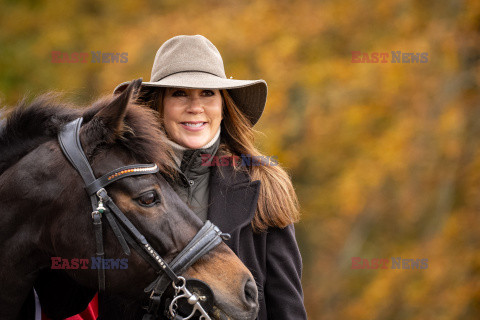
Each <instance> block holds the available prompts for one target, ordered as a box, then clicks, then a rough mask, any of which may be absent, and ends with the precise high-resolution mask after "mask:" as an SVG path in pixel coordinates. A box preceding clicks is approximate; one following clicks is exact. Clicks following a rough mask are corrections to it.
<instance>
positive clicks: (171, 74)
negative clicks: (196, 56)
mask: <svg viewBox="0 0 480 320" xmlns="http://www.w3.org/2000/svg"><path fill="white" fill-rule="evenodd" d="M187 72H201V73H207V74H211V75H212V76H215V77H218V78H221V79H227V78H224V77H221V76H219V75H218V74H215V73H211V72H207V71H200V70H184V71H178V72H174V73H170V74H168V75H166V76H165V77H162V78H160V79H158V80H155V81H152V80H150V81H151V82H159V81H162V80H163V79H165V78H168V77H170V76H173V75H174V74H179V73H187Z"/></svg>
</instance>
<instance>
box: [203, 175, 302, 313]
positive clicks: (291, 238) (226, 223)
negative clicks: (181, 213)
mask: <svg viewBox="0 0 480 320" xmlns="http://www.w3.org/2000/svg"><path fill="white" fill-rule="evenodd" d="M259 189H260V181H258V180H257V181H250V178H249V175H248V174H247V173H245V172H234V171H233V168H232V167H214V168H212V170H211V176H210V196H209V205H210V206H209V210H208V219H209V220H210V221H212V222H213V223H214V224H215V225H217V226H218V227H219V228H220V230H222V231H223V232H227V233H230V234H231V236H232V238H231V239H230V240H228V241H226V243H227V245H228V246H229V247H230V248H231V249H232V250H233V251H234V252H235V254H236V255H237V256H238V257H239V258H240V260H242V262H243V263H244V264H245V265H246V266H247V268H248V269H249V270H250V272H251V273H252V274H253V276H254V278H255V281H256V282H257V287H258V291H259V303H260V311H259V314H258V318H257V319H258V320H267V319H269V320H283V319H285V320H292V319H295V320H296V319H307V315H306V312H305V307H304V304H303V292H302V286H301V282H300V279H301V272H302V259H301V256H300V251H299V249H298V245H297V242H296V239H295V229H294V226H293V224H292V225H289V226H287V227H286V228H284V229H280V228H270V229H268V230H267V232H262V233H255V232H253V230H252V228H251V221H252V219H253V217H254V215H255V210H256V207H257V201H258V195H259Z"/></svg>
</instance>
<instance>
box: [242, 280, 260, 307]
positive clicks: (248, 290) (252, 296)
mask: <svg viewBox="0 0 480 320" xmlns="http://www.w3.org/2000/svg"><path fill="white" fill-rule="evenodd" d="M257 297H258V291H257V285H256V284H255V282H254V281H252V280H250V279H248V280H247V282H246V283H245V302H246V304H247V305H248V306H249V307H250V308H254V307H256V306H257Z"/></svg>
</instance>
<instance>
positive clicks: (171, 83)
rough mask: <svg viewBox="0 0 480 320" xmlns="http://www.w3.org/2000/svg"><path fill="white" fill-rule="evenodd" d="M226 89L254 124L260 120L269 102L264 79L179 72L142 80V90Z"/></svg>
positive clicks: (125, 83) (115, 90)
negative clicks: (155, 78) (146, 80)
mask: <svg viewBox="0 0 480 320" xmlns="http://www.w3.org/2000/svg"><path fill="white" fill-rule="evenodd" d="M130 82H131V81H127V82H123V83H121V84H119V85H118V86H117V87H116V88H115V89H114V91H113V93H114V94H115V93H120V92H122V91H123V90H125V89H126V87H127V86H128V85H129V84H130ZM155 87H158V88H185V89H218V90H220V89H226V90H228V92H229V94H230V96H231V97H232V99H233V100H234V101H235V104H236V105H237V107H238V108H239V109H240V110H241V111H242V112H243V113H244V114H245V115H246V116H247V117H248V119H249V120H250V121H251V123H252V125H254V124H256V123H257V122H258V119H260V116H261V115H262V113H263V110H264V109H265V104H266V102H267V83H266V82H265V81H264V80H261V79H260V80H236V79H225V78H221V77H217V76H216V75H213V74H210V73H205V72H193V71H192V72H179V73H175V74H172V75H170V76H168V77H165V78H163V79H161V80H159V81H157V82H142V87H141V89H140V90H148V89H150V88H152V89H153V88H155Z"/></svg>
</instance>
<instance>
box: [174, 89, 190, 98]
mask: <svg viewBox="0 0 480 320" xmlns="http://www.w3.org/2000/svg"><path fill="white" fill-rule="evenodd" d="M186 95H187V94H186V93H185V91H183V90H175V91H174V92H173V93H172V97H184V96H186Z"/></svg>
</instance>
